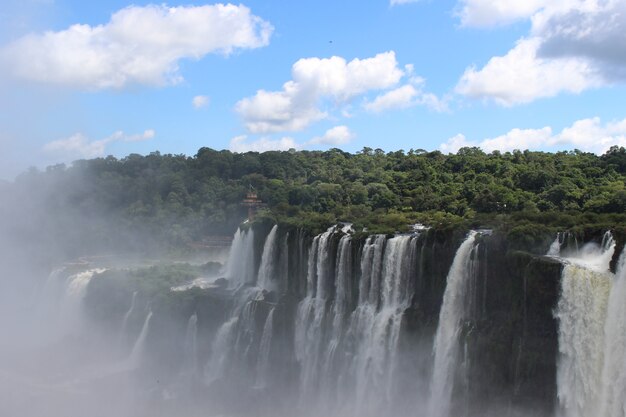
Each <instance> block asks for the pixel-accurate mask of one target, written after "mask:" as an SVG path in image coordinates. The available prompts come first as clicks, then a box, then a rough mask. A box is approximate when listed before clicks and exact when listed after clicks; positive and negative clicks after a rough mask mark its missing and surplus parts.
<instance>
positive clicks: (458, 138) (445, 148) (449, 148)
mask: <svg viewBox="0 0 626 417" xmlns="http://www.w3.org/2000/svg"><path fill="white" fill-rule="evenodd" d="M470 146H478V145H477V144H476V143H475V142H470V141H468V140H467V138H466V137H465V135H464V134H462V133H459V134H457V135H455V136H453V137H451V138H450V139H448V140H447V141H446V142H444V143H442V144H441V145H439V149H440V150H441V151H442V152H447V153H456V152H458V150H459V149H461V148H465V147H470Z"/></svg>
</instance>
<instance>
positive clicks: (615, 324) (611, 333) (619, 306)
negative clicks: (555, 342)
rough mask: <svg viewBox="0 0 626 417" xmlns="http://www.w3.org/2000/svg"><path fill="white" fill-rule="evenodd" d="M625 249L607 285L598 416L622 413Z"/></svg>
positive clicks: (625, 399)
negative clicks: (614, 274)
mask: <svg viewBox="0 0 626 417" xmlns="http://www.w3.org/2000/svg"><path fill="white" fill-rule="evenodd" d="M624 300H626V249H625V250H624V251H623V252H622V254H621V256H620V262H619V264H618V267H617V274H616V277H615V279H614V281H613V287H612V288H611V295H610V297H609V304H608V309H607V319H606V326H605V329H604V335H605V336H604V366H603V369H602V386H601V388H602V391H601V395H600V407H599V416H601V417H624V416H625V415H626V303H625V302H624Z"/></svg>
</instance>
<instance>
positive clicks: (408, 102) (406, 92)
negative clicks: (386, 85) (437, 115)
mask: <svg viewBox="0 0 626 417" xmlns="http://www.w3.org/2000/svg"><path fill="white" fill-rule="evenodd" d="M414 84H416V85H413V84H406V85H403V86H401V87H398V88H396V89H393V90H391V91H387V92H385V93H383V94H381V95H379V96H378V97H376V98H375V99H374V100H372V101H371V102H366V103H365V104H364V105H363V107H364V108H365V109H366V110H367V111H371V112H374V113H380V112H382V111H385V110H390V109H404V108H408V107H413V106H418V105H423V106H426V107H428V108H429V109H431V110H434V111H438V112H442V111H447V110H448V103H447V100H445V99H440V98H439V97H437V96H436V95H434V94H432V93H425V92H424V91H423V90H422V88H421V84H423V82H422V80H419V82H414Z"/></svg>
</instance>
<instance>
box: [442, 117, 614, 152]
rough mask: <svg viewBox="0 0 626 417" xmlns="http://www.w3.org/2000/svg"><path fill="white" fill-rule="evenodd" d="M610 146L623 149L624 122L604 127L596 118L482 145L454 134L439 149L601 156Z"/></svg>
mask: <svg viewBox="0 0 626 417" xmlns="http://www.w3.org/2000/svg"><path fill="white" fill-rule="evenodd" d="M614 145H617V146H626V119H624V120H621V121H617V122H610V123H606V124H602V122H601V120H600V118H599V117H594V118H590V119H582V120H578V121H576V122H574V123H573V124H572V126H569V127H566V128H564V129H563V130H562V131H561V132H559V133H557V134H553V130H552V128H551V127H549V126H546V127H544V128H541V129H512V130H511V131H509V132H507V133H505V134H504V135H500V136H497V137H495V138H489V139H484V140H482V141H472V140H468V139H467V138H466V137H465V135H463V134H458V135H456V136H454V137H452V138H450V139H448V140H447V141H446V142H445V143H443V144H441V145H440V147H439V149H440V150H441V151H443V152H452V153H454V152H457V151H458V150H459V149H460V148H463V147H468V146H477V147H480V148H481V149H483V150H484V151H486V152H491V151H494V150H499V151H512V150H515V149H520V150H524V149H534V150H536V149H549V148H558V149H579V150H582V151H586V152H594V153H597V154H603V153H605V152H606V151H607V150H608V149H609V148H610V147H611V146H614Z"/></svg>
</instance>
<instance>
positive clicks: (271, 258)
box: [0, 168, 624, 417]
mask: <svg viewBox="0 0 626 417" xmlns="http://www.w3.org/2000/svg"><path fill="white" fill-rule="evenodd" d="M56 169H58V170H59V171H58V172H55V171H54V169H52V171H49V172H47V173H46V174H45V175H39V174H36V173H27V174H25V176H24V177H22V178H18V179H17V180H16V181H15V182H13V183H7V184H3V190H2V192H3V194H4V195H5V196H7V197H8V198H5V199H3V201H2V204H1V205H0V210H1V219H2V220H1V223H0V227H1V231H2V233H1V236H2V237H1V246H0V253H1V262H0V265H1V271H2V275H1V277H2V280H1V282H0V285H1V288H0V290H1V291H0V297H1V299H0V301H1V303H0V306H1V307H0V308H1V311H0V326H1V329H2V338H1V342H0V414H2V415H7V416H13V415H15V416H22V417H35V416H43V415H45V416H51V417H56V416H59V417H61V416H62V417H74V416H75V417H84V416H103V417H104V416H120V417H126V416H128V417H142V416H146V417H147V416H163V417H174V416H188V417H193V416H213V417H219V416H242V417H243V416H259V417H265V416H284V417H289V416H295V415H297V416H303V417H320V416H337V417H356V416H364V417H375V416H381V415H393V416H397V417H409V416H423V417H452V416H468V417H479V416H494V417H495V416H520V417H522V416H523V417H544V416H545V417H553V416H555V417H556V416H558V417H561V416H563V417H582V416H588V415H591V414H590V413H593V414H594V415H596V414H595V413H596V412H597V411H598V410H602V414H597V415H602V416H607V417H613V416H614V417H619V416H621V415H622V414H620V411H619V410H620V408H619V404H621V402H622V401H623V400H622V399H620V396H619V394H618V393H616V392H617V391H615V389H617V388H615V387H614V386H613V385H614V381H616V380H617V381H622V379H621V376H622V375H623V371H624V370H623V369H622V368H621V367H620V366H621V365H620V366H618V364H620V363H621V362H620V353H619V352H622V351H623V349H624V343H623V337H621V336H620V335H621V334H622V333H623V331H622V330H621V327H620V324H619V323H620V319H619V317H621V315H622V313H623V312H622V310H623V309H622V308H621V307H620V301H619V300H620V295H619V294H621V292H623V287H624V285H622V284H623V280H624V257H623V255H622V254H621V251H622V249H621V248H622V247H623V242H620V241H619V239H617V238H615V237H614V236H613V234H612V233H611V232H610V231H604V232H602V233H596V234H593V233H592V234H589V235H587V236H586V237H583V238H580V237H579V236H577V235H574V234H559V235H558V236H556V237H555V238H554V239H549V240H542V241H539V242H537V243H535V244H534V245H533V247H531V248H530V250H528V251H525V252H523V251H515V252H514V251H509V247H513V246H512V245H513V244H512V243H511V242H509V241H507V239H508V238H507V236H505V235H501V234H498V233H497V232H494V231H492V230H490V229H477V230H461V229H459V230H443V229H442V230H438V229H432V228H428V227H424V226H422V225H416V226H415V227H414V228H413V230H412V231H411V232H408V233H395V234H390V235H385V234H368V233H363V232H361V233H357V231H356V230H355V229H354V226H353V225H351V224H349V223H342V224H337V225H335V226H332V227H330V228H328V229H327V230H325V231H322V232H321V233H311V232H310V231H308V230H306V229H303V228H299V227H295V226H290V225H281V224H276V223H274V222H272V221H270V220H269V219H260V220H257V221H255V222H244V223H242V224H241V225H240V226H238V227H236V228H234V229H233V230H232V233H231V236H232V238H231V239H226V238H225V237H224V236H223V234H224V232H223V229H222V230H219V231H216V235H215V236H218V237H219V238H213V240H211V239H208V238H206V239H204V240H202V241H191V242H189V244H188V245H187V246H185V248H186V249H185V250H184V251H183V250H181V248H174V247H172V246H171V244H170V245H168V244H165V242H163V241H162V240H163V239H164V236H166V234H163V233H162V234H159V235H154V234H151V233H150V231H151V229H150V228H142V227H141V226H142V225H137V224H133V223H129V222H128V219H127V218H125V217H124V215H123V212H119V211H118V212H116V211H115V210H111V207H110V206H107V205H100V206H99V205H98V204H96V203H97V201H93V200H90V199H89V198H85V197H84V196H85V195H89V194H88V193H87V194H85V193H83V194H81V190H84V189H86V188H89V187H92V186H93V184H92V183H91V182H92V181H93V178H91V177H90V176H89V174H88V172H86V171H81V170H77V171H73V172H71V173H68V171H67V170H65V169H60V168H56ZM57 174H58V175H57ZM78 174H80V175H78ZM74 175H75V176H74ZM43 179H45V181H46V182H42V180H43ZM68 184H70V185H71V186H72V189H71V190H69V191H68V189H67V186H68ZM166 191H167V189H166ZM81 196H82V197H81ZM101 201H105V200H101ZM162 220H163V222H164V223H163V224H164V227H172V228H174V229H175V228H176V226H171V225H172V224H176V221H180V218H175V216H172V217H171V218H169V219H166V218H165V217H163V218H162ZM211 232H212V231H211V230H208V229H207V230H204V231H203V233H211ZM217 233H220V234H219V235H218V234H217ZM579 239H581V240H579ZM231 240H232V241H231ZM216 242H217V243H216ZM170 243H171V241H170ZM578 280H583V281H585V282H587V281H588V283H589V284H588V285H586V284H585V285H582V286H580V285H578V284H577V282H580V281H578ZM588 291H591V292H590V293H589V292H588ZM590 299H592V300H594V301H593V302H592V303H591V304H590V303H589V300H590ZM589 309H591V310H589ZM592 313H593V314H594V315H593V317H594V325H593V326H592V327H589V325H588V323H586V322H582V321H580V317H587V316H589V314H592ZM591 331H593V332H594V333H593V334H594V338H593V339H594V340H593V341H591V340H590V339H589V338H586V337H584V336H581V335H584V334H585V333H586V332H591ZM609 332H610V333H609ZM577 346H584V349H582V350H579V349H577V348H576V347H577ZM572 370H574V371H572ZM581 384H583V385H581ZM581 386H594V387H597V388H596V389H595V390H593V391H592V392H587V391H583V392H581V391H580V390H581V388H580V387H581ZM613 388H615V389H613Z"/></svg>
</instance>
